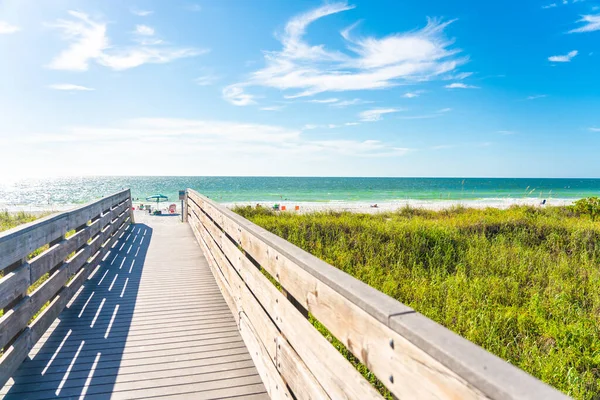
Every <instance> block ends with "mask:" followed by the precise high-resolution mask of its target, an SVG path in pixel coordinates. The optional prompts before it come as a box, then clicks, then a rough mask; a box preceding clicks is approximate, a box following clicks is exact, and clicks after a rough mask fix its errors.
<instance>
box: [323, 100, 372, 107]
mask: <svg viewBox="0 0 600 400" xmlns="http://www.w3.org/2000/svg"><path fill="white" fill-rule="evenodd" d="M369 103H373V102H372V101H368V100H362V99H352V100H340V101H338V102H337V103H332V104H330V106H331V107H348V106H356V105H359V104H369Z"/></svg>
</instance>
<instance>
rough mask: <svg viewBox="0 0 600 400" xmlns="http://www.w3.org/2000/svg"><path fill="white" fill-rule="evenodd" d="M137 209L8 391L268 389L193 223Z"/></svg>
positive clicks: (223, 393) (188, 393)
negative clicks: (205, 256)
mask: <svg viewBox="0 0 600 400" xmlns="http://www.w3.org/2000/svg"><path fill="white" fill-rule="evenodd" d="M135 217H136V222H137V223H136V224H134V225H131V226H130V227H129V228H128V229H127V231H126V232H125V234H124V235H123V237H122V238H121V239H119V240H118V241H117V242H116V245H115V246H114V247H113V249H112V250H111V252H110V253H109V254H108V255H107V256H106V257H105V258H104V260H103V262H102V263H101V264H100V266H99V268H98V269H97V270H96V271H95V272H94V273H93V275H92V276H91V277H90V279H89V280H88V281H87V282H86V283H85V284H84V285H83V287H82V289H81V291H80V293H79V295H78V296H76V297H75V298H74V300H72V302H71V303H70V304H69V305H68V307H67V308H66V309H65V310H64V311H63V312H62V313H61V314H60V316H59V318H58V319H57V320H56V321H55V322H54V324H53V325H52V326H51V328H50V329H48V331H47V332H46V333H45V334H44V336H43V337H42V339H41V340H40V341H39V342H38V343H37V344H36V345H35V347H34V348H33V350H32V351H31V352H30V355H29V357H28V358H27V359H26V360H25V362H23V364H22V365H21V366H20V368H19V369H18V370H17V372H16V373H15V374H14V376H13V379H11V380H10V381H9V382H8V383H7V384H6V385H5V386H4V387H3V388H2V390H1V391H0V396H4V398H6V399H20V400H21V399H55V398H86V399H87V398H89V399H137V398H153V397H167V398H193V399H217V398H219V399H221V398H244V399H263V398H268V396H267V394H266V391H265V388H264V386H263V383H262V381H261V378H260V376H259V375H258V373H257V371H256V368H255V366H254V363H253V361H252V358H251V357H250V355H249V353H248V350H247V348H246V346H245V344H244V341H243V340H242V338H241V336H240V332H239V330H238V328H237V326H236V320H235V319H234V316H233V315H232V314H231V311H230V309H229V307H228V306H227V303H226V302H225V300H224V299H223V296H222V294H221V292H220V291H219V287H218V286H217V284H216V282H215V279H214V277H213V275H212V273H211V270H210V268H209V266H208V264H207V262H206V259H205V258H204V255H203V254H202V251H201V249H200V247H199V245H198V244H197V242H196V240H195V238H194V235H193V233H192V230H191V228H190V226H189V225H188V224H182V223H181V222H180V221H179V219H178V218H177V217H170V216H165V217H159V216H148V215H146V214H144V213H141V212H136V216H135Z"/></svg>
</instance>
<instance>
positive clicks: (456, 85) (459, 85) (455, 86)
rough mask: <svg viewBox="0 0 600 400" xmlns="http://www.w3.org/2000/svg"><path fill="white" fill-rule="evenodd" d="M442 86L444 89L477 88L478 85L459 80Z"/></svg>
mask: <svg viewBox="0 0 600 400" xmlns="http://www.w3.org/2000/svg"><path fill="white" fill-rule="evenodd" d="M444 87H445V88H446V89H479V86H473V85H467V84H464V83H460V82H454V83H451V84H449V85H446V86H444Z"/></svg>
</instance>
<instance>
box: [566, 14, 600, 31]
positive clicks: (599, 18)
mask: <svg viewBox="0 0 600 400" xmlns="http://www.w3.org/2000/svg"><path fill="white" fill-rule="evenodd" d="M577 22H583V23H584V24H585V25H583V26H580V27H579V28H576V29H572V30H570V31H569V33H582V32H593V31H598V30H600V14H595V15H582V16H581V19H580V20H578V21H577Z"/></svg>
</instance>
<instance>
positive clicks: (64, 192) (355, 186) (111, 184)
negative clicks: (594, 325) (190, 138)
mask: <svg viewBox="0 0 600 400" xmlns="http://www.w3.org/2000/svg"><path fill="white" fill-rule="evenodd" d="M123 188H131V192H132V197H134V198H136V199H140V201H142V202H143V201H144V199H145V198H146V197H148V196H151V195H153V194H157V193H161V194H164V195H166V196H168V197H169V201H173V202H175V201H177V199H178V195H177V193H178V191H179V190H180V189H185V188H192V189H195V190H197V191H199V192H201V193H203V194H204V195H206V196H208V197H210V198H212V199H213V200H216V201H218V202H222V203H252V202H261V203H269V202H283V201H288V202H299V203H332V204H335V203H340V202H341V203H373V202H380V203H385V202H401V201H408V200H416V201H420V202H433V203H435V202H440V201H448V200H450V201H454V202H465V203H470V202H477V201H484V202H485V201H490V200H494V201H506V200H519V199H535V201H537V200H542V199H549V200H550V199H562V200H575V199H579V198H582V197H588V196H598V195H600V179H540V178H333V177H331V178H316V177H315V178H308V177H164V176H163V177H135V176H131V177H123V176H118V177H116V176H115V177H70V178H55V179H43V180H42V179H25V180H18V181H14V182H4V183H2V182H0V209H9V210H10V209H16V208H21V209H27V208H28V207H31V208H34V207H35V208H52V209H59V208H65V207H68V206H70V205H77V204H82V203H86V202H89V201H92V200H94V199H97V198H99V197H102V196H105V195H108V194H111V193H114V192H116V191H119V190H121V189H123Z"/></svg>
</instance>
